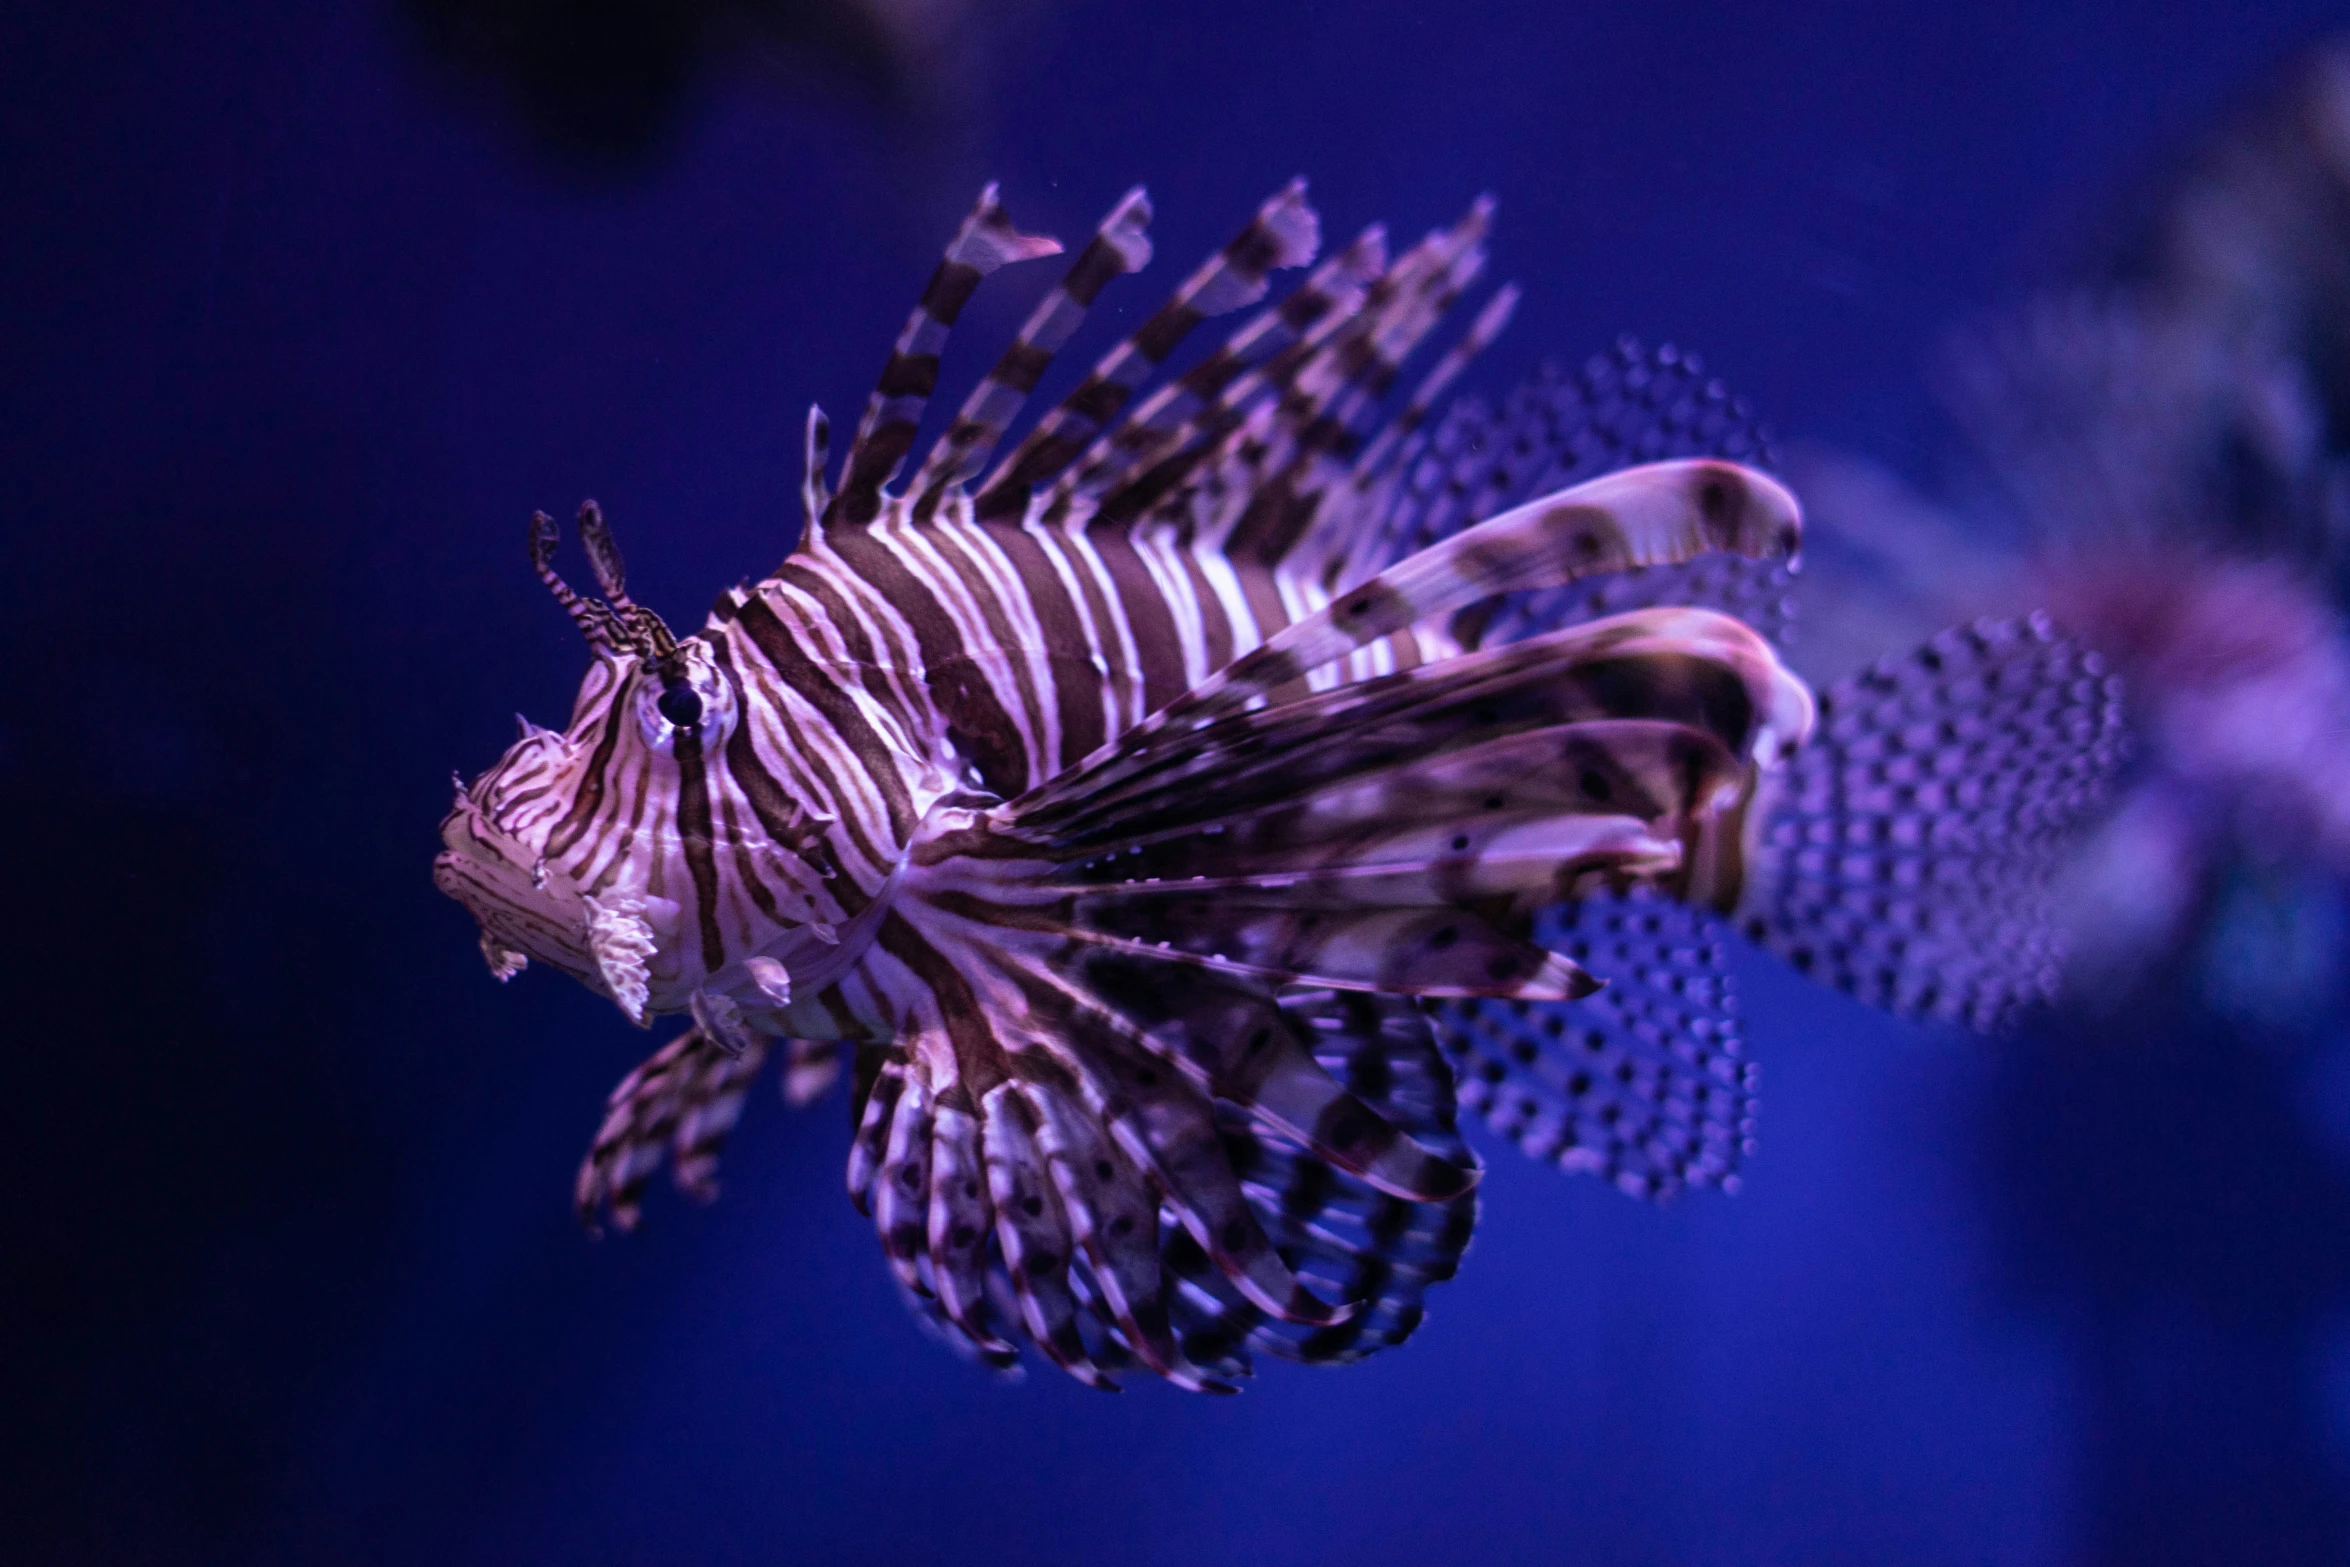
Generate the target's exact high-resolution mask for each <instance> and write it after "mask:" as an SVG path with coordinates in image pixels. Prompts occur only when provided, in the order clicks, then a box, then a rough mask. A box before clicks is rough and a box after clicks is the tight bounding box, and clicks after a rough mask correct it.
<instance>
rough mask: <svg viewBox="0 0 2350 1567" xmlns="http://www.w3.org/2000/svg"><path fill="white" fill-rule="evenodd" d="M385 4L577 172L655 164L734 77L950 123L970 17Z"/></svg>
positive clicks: (908, 12)
mask: <svg viewBox="0 0 2350 1567" xmlns="http://www.w3.org/2000/svg"><path fill="white" fill-rule="evenodd" d="M398 4H399V10H400V13H401V20H402V22H403V23H404V24H405V25H406V27H407V29H408V30H409V32H410V33H411V34H412V36H413V37H414V38H415V39H416V40H417V41H418V42H419V43H421V45H422V46H423V48H424V51H425V53H426V54H427V55H428V56H429V57H430V58H431V59H433V60H435V61H437V62H439V63H440V64H441V65H443V66H445V67H448V68H450V69H452V70H453V71H455V72H456V73H457V74H459V75H460V76H463V77H466V78H469V79H471V80H473V81H476V82H479V83H482V84H485V85H486V86H488V87H489V88H490V89H491V90H492V92H493V94H494V95H495V97H496V99H497V100H498V101H499V102H500V103H501V104H502V106H503V108H504V109H505V110H506V112H507V113H509V114H510V115H511V116H512V117H513V118H514V119H515V120H516V121H517V122H518V123H519V124H520V126H521V127H522V129H523V130H524V131H525V132H526V133H527V134H528V136H529V137H530V139H531V140H532V141H533V142H534V143H536V144H537V145H539V146H540V147H542V148H544V149H546V150H547V151H549V152H552V153H553V154H555V155H556V156H557V157H558V158H559V159H561V160H562V161H565V162H568V163H571V164H573V165H575V166H578V167H580V168H583V169H588V170H596V169H603V170H627V169H632V168H638V167H642V166H645V165H649V164H652V163H655V162H658V161H660V159H661V158H662V156H663V154H665V153H666V152H667V151H668V150H669V148H670V147H671V146H672V145H673V143H674V141H675V139H676V137H677V136H678V134H679V133H680V132H681V131H682V129H683V127H684V125H685V124H686V122H687V120H688V119H689V118H690V116H691V114H692V112H693V110H694V108H695V106H696V104H697V103H698V102H699V98H700V89H701V88H702V86H703V82H704V79H705V78H706V77H709V76H712V75H715V74H717V73H719V72H722V71H725V70H729V69H733V68H743V69H747V70H749V71H751V72H753V73H756V74H768V75H775V76H779V77H785V78H798V79H800V80H802V81H805V82H818V81H820V82H822V83H823V84H824V85H825V86H826V87H829V88H833V89H846V90H847V92H848V93H849V94H850V95H852V96H856V97H862V98H865V99H867V100H869V101H871V102H874V103H876V104H878V105H880V106H881V107H882V108H884V109H885V110H887V111H890V112H891V113H893V114H894V115H896V116H899V117H904V118H909V119H914V120H930V119H951V118H952V117H954V116H955V115H956V114H958V113H960V112H961V111H962V110H963V109H965V108H967V107H968V100H969V98H970V86H971V79H970V71H969V69H968V68H969V66H970V65H971V63H972V61H971V46H972V43H973V40H972V38H971V36H970V35H971V33H972V31H973V28H972V23H973V22H974V20H975V18H976V8H974V7H972V6H970V5H968V4H962V3H956V0H946V3H942V4H935V5H914V4H904V3H900V0H398ZM1014 9H1023V8H1020V7H1014Z"/></svg>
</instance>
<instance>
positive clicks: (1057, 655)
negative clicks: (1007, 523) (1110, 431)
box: [990, 527, 1109, 783]
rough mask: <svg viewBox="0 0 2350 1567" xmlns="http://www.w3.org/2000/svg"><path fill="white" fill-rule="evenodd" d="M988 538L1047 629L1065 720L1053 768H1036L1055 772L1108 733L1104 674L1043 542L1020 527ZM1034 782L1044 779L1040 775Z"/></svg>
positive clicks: (1056, 697) (1090, 749)
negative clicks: (1008, 564)
mask: <svg viewBox="0 0 2350 1567" xmlns="http://www.w3.org/2000/svg"><path fill="white" fill-rule="evenodd" d="M990 537H992V538H993V539H994V540H995V543H996V546H997V548H999V549H1001V550H1002V551H1003V552H1004V557H1005V559H1007V560H1008V561H1010V562H1011V566H1012V571H1013V573H1014V574H1015V575H1016V576H1017V577H1018V578H1019V579H1020V585H1021V587H1022V589H1023V590H1025V591H1026V593H1027V595H1028V604H1029V608H1030V610H1031V611H1032V612H1033V613H1034V614H1035V616H1036V622H1037V625H1038V627H1039V628H1040V630H1041V631H1042V632H1043V635H1044V644H1045V650H1046V652H1047V653H1048V654H1049V655H1050V656H1051V669H1052V675H1051V678H1052V683H1053V700H1054V705H1055V707H1056V709H1057V710H1058V712H1059V714H1060V720H1061V751H1060V755H1059V756H1057V757H1055V758H1053V761H1052V765H1051V766H1050V767H1049V768H1044V767H1040V768H1039V769H1038V772H1039V773H1040V774H1041V773H1044V772H1047V771H1054V772H1057V771H1059V769H1060V768H1062V767H1065V766H1067V765H1068V764H1069V763H1071V762H1073V761H1075V760H1077V758H1079V757H1081V756H1087V755H1090V754H1091V753H1092V752H1093V750H1094V748H1095V747H1096V746H1098V745H1100V744H1101V743H1102V742H1103V741H1104V740H1107V739H1108V738H1109V733H1108V731H1109V724H1108V721H1107V720H1106V719H1105V718H1104V717H1103V713H1102V693H1101V674H1100V672H1099V671H1097V670H1096V669H1095V668H1094V667H1093V664H1092V661H1091V659H1090V658H1089V657H1088V655H1087V654H1086V653H1085V651H1084V649H1085V648H1086V646H1087V642H1086V635H1085V622H1084V620H1083V619H1082V618H1080V616H1079V614H1078V609H1077V604H1076V601H1075V600H1073V599H1071V598H1070V597H1069V590H1068V587H1067V586H1066V585H1065V584H1064V583H1063V582H1062V581H1061V574H1060V573H1059V572H1058V571H1056V570H1054V569H1053V563H1052V560H1051V559H1050V557H1048V556H1047V555H1046V554H1045V551H1044V546H1043V545H1041V544H1039V543H1038V542H1037V541H1036V539H1035V538H1034V537H1033V536H1032V535H1031V534H1030V533H1029V532H1028V530H1027V529H1025V528H1020V527H997V528H993V529H991V530H990ZM1032 781H1033V782H1036V783H1042V782H1043V781H1044V780H1043V778H1042V777H1037V778H1035V779H1033V780H1032Z"/></svg>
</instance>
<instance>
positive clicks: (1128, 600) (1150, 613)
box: [1091, 532, 1191, 713]
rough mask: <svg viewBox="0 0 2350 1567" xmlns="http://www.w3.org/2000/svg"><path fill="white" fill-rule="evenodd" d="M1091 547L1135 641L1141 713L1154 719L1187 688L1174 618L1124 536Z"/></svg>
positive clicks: (1111, 535) (1095, 539)
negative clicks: (1113, 591) (1155, 714)
mask: <svg viewBox="0 0 2350 1567" xmlns="http://www.w3.org/2000/svg"><path fill="white" fill-rule="evenodd" d="M1091 541H1092V544H1093V547H1094V550H1095V551H1096V552H1097V553H1098V554H1099V555H1100V556H1101V560H1102V565H1103V567H1104V568H1105V569H1106V570H1107V571H1108V572H1109V574H1110V583H1111V586H1112V587H1113V588H1114V589H1115V590H1116V592H1117V595H1118V609H1119V611H1120V613H1121V614H1122V615H1123V617H1124V619H1125V622H1126V628H1127V630H1128V631H1129V632H1131V633H1132V634H1133V637H1134V654H1135V657H1136V659H1138V660H1139V661H1140V663H1141V666H1142V667H1141V670H1140V673H1141V675H1142V700H1143V711H1144V712H1146V713H1155V712H1157V711H1158V710H1159V709H1160V708H1162V707H1164V706H1166V705H1167V704H1168V703H1169V702H1172V701H1174V700H1175V699H1176V698H1177V697H1179V696H1181V695H1182V694H1183V693H1184V691H1185V690H1187V689H1188V688H1189V687H1190V685H1191V681H1190V679H1189V678H1188V672H1187V671H1186V669H1185V668H1184V661H1183V637H1182V634H1181V633H1180V632H1179V631H1178V630H1177V629H1176V627H1175V615H1174V612H1173V611H1172V610H1171V609H1170V608H1169V607H1168V604H1167V598H1166V595H1165V594H1163V593H1161V592H1160V591H1159V585H1158V583H1157V582H1155V581H1153V580H1152V578H1151V574H1150V568H1149V567H1147V566H1145V565H1144V564H1143V563H1142V557H1141V556H1140V554H1139V553H1137V551H1136V550H1135V547H1134V543H1133V541H1132V540H1131V539H1129V538H1127V537H1126V535H1125V534H1123V533H1118V532H1105V533H1100V534H1095V535H1092V536H1091Z"/></svg>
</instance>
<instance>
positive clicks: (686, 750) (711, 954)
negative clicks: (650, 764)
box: [648, 724, 741, 974]
mask: <svg viewBox="0 0 2350 1567" xmlns="http://www.w3.org/2000/svg"><path fill="white" fill-rule="evenodd" d="M736 727H738V728H739V727H741V726H740V725H737V726H736ZM670 753H671V755H672V756H673V757H674V758H675V760H676V762H677V841H678V846H679V847H680V848H681V849H683V850H684V852H685V868H686V873H687V874H688V875H689V876H691V877H692V878H693V883H694V913H695V916H696V920H697V923H698V924H699V925H700V927H701V934H702V969H703V972H705V973H710V974H715V973H717V972H718V971H719V970H720V969H722V968H724V967H725V966H726V938H725V937H723V936H721V935H720V934H719V933H718V855H717V850H716V846H715V844H714V843H713V842H712V840H711V834H710V775H709V770H708V769H707V768H706V767H705V766H704V765H703V763H702V732H701V726H700V725H699V724H696V725H694V726H693V727H692V728H690V729H687V730H684V731H682V732H681V733H679V734H678V736H677V737H676V739H675V740H674V741H672V742H671V745H670ZM649 771H650V770H649V769H648V773H649Z"/></svg>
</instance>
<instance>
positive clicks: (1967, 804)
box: [1737, 616, 2124, 1029]
mask: <svg viewBox="0 0 2350 1567" xmlns="http://www.w3.org/2000/svg"><path fill="white" fill-rule="evenodd" d="M2123 748H2124V739H2123V730H2122V712H2121V701H2120V688H2119V682H2118V681H2117V680H2116V679H2115V678H2114V677H2113V676H2112V675H2110V674H2108V673H2107V672H2106V669H2105V666H2104V664H2103V662H2102V661H2101V660H2100V659H2099V658H2098V656H2097V655H2096V654H2094V653H2091V652H2089V651H2088V650H2087V649H2085V648H2083V647H2081V646H2080V645H2079V644H2077V643H2075V642H2073V641H2071V640H2070V639H2068V638H2066V637H2065V636H2063V635H2061V634H2060V633H2058V632H2057V631H2056V630H2054V629H2053V628H2052V627H2051V626H2050V625H2049V623H2048V621H2047V620H2046V618H2045V617H2042V616H2033V617H2031V618H2029V619H2026V620H2012V621H1990V620H1985V621H1978V622H1976V623H1975V624H1974V625H1971V626H1964V627H1960V628H1958V629H1956V630H1953V631H1946V632H1944V633H1942V634H1941V635H1940V636H1938V637H1936V638H1934V639H1933V640H1932V641H1931V642H1929V643H1927V644H1926V645H1925V646H1924V647H1923V648H1920V649H1919V650H1918V651H1916V652H1915V653H1912V654H1910V655H1908V656H1907V657H1903V658H1887V659H1885V660H1882V661H1881V662H1879V663H1878V664H1877V665H1876V667H1874V668H1873V669H1869V670H1867V671H1865V672H1863V673H1861V674H1859V675H1855V676H1853V677H1851V678H1849V679H1846V680H1844V681H1841V682H1839V683H1838V684H1836V685H1835V686H1832V687H1830V688H1829V689H1828V690H1826V691H1824V692H1822V693H1821V695H1820V699H1819V727H1818V730H1817V731H1816V733H1815V735H1814V737H1813V740H1812V743H1811V744H1810V745H1809V746H1807V747H1806V748H1804V749H1803V750H1802V751H1800V752H1798V753H1797V754H1796V755H1795V756H1793V757H1792V758H1790V759H1789V761H1788V763H1787V765H1786V766H1785V768H1784V769H1782V770H1781V771H1780V772H1779V773H1778V774H1777V775H1776V776H1775V778H1774V779H1773V780H1772V782H1773V785H1774V786H1775V787H1773V788H1772V789H1771V792H1770V793H1769V794H1767V795H1766V796H1765V798H1764V799H1763V800H1762V801H1761V802H1758V803H1759V805H1760V808H1761V809H1762V810H1763V813H1764V814H1763V817H1762V823H1761V828H1760V833H1759V841H1758V843H1757V846H1756V853H1755V856H1754V866H1753V871H1752V874H1751V876H1750V879H1749V880H1748V883H1747V886H1746V889H1745V892H1744V894H1743V895H1742V897H1741V899H1740V903H1739V907H1738V909H1737V918H1738V924H1739V926H1740V928H1741V929H1742V930H1744V931H1745V933H1746V934H1747V935H1748V936H1750V937H1751V938H1753V939H1754V940H1755V941H1757V942H1759V943H1760V944H1762V945H1763V946H1765V947H1768V948H1770V949H1771V950H1772V951H1774V952H1777V953H1779V954H1780V955H1781V956H1783V957H1785V958H1786V959H1787V960H1788V961H1789V962H1790V963H1792V964H1794V965H1795V967H1796V968H1798V969H1800V970H1802V971H1803V972H1805V973H1807V974H1811V975H1813V976H1815V977H1816V978H1819V979H1821V980H1824V981H1826V982H1827V983H1829V984H1832V985H1834V986H1836V987H1837V988H1838V989H1840V990H1843V991H1846V992H1848V993H1850V994H1852V995H1854V996H1857V997H1859V998H1860V999H1862V1000H1864V1001H1868V1002H1871V1003H1874V1004H1875V1005H1878V1006H1882V1007H1887V1008H1889V1009H1891V1010H1893V1011H1895V1012H1900V1013H1904V1014H1907V1015H1910V1016H1922V1017H1938V1018H1944V1019H1948V1020H1950V1021H1954V1022H1963V1023H1967V1024H1970V1025H1972V1026H1974V1027H1976V1028H1980V1029H1993V1028H1998V1027H2000V1026H2002V1025H2003V1024H2005V1023H2007V1022H2008V1021H2009V1020H2010V1019H2012V1018H2013V1017H2014V1016H2015V1015H2016V1014H2017V1013H2019V1012H2020V1011H2022V1010H2023V1009H2024V1008H2026V1007H2028V1006H2030V1005H2031V1004H2033V1003H2035V1002H2037V1001H2040V1000H2043V999H2045V998H2047V997H2048V996H2050V995H2052V994H2053V992H2054V990H2055V987H2056V982H2057V971H2058V965H2059V962H2060V960H2061V956H2062V954H2061V951H2060V949H2059V942H2058V940H2057V936H2056V923H2055V920H2054V918H2053V914H2052V911H2051V908H2050V898H2049V886H2048V883H2049V877H2050V873H2051V871H2052V870H2053V869H2054V868H2055V866H2056V864H2057V862H2058V860H2059V859H2060V857H2061V856H2062V854H2063V853H2064V851H2065V850H2066V849H2067V848H2068V847H2069V846H2070V845H2071V843H2072V842H2073V841H2074V839H2075V837H2076V835H2077V834H2078V833H2079V831H2080V830H2081V828H2082V827H2083V825H2084V824H2085V822H2086V819H2087V818H2088V817H2089V815H2090V814H2091V813H2092V812H2093V811H2094V810H2095V809H2096V808H2097V806H2098V805H2099V803H2100V802H2101V801H2102V800H2103V799H2104V797H2105V795H2106V793H2107V791H2108V789H2109V787H2110V785H2111V781H2112V778H2113V775H2114V773H2115V770H2116V769H2117V767H2118V765H2119V763H2120V760H2121V757H2122V752H2123Z"/></svg>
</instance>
